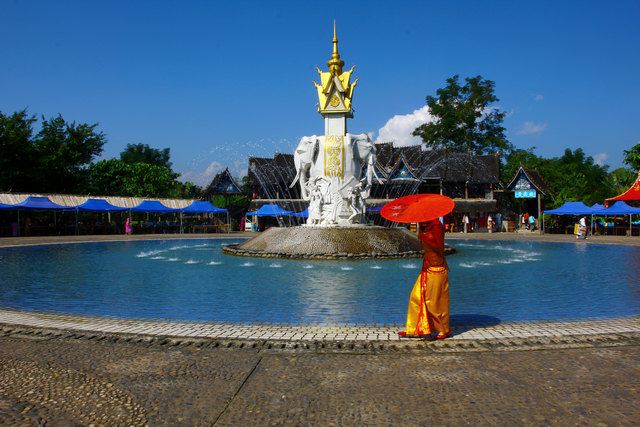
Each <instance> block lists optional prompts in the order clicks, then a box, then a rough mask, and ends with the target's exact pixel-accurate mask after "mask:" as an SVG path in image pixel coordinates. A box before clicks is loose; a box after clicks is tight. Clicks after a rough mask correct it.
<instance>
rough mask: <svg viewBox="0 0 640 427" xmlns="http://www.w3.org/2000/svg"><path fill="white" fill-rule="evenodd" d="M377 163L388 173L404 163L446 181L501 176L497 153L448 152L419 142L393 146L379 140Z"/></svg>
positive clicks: (419, 173)
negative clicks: (433, 148) (431, 148)
mask: <svg viewBox="0 0 640 427" xmlns="http://www.w3.org/2000/svg"><path fill="white" fill-rule="evenodd" d="M376 148H377V152H378V163H379V164H380V165H381V168H383V169H384V170H385V171H387V173H388V174H389V175H391V174H392V173H393V172H394V171H395V170H396V169H398V168H400V167H401V165H402V163H403V162H404V164H406V165H407V167H408V168H409V169H410V170H411V172H412V173H413V174H414V175H415V176H416V177H419V178H421V179H428V178H436V179H442V180H443V181H444V182H465V181H469V183H473V184H496V183H498V182H499V180H500V159H499V157H498V156H497V155H484V156H476V155H472V154H467V153H445V152H444V151H436V150H428V151H425V150H422V147H421V146H419V145H415V146H411V147H392V146H391V144H388V143H386V144H376Z"/></svg>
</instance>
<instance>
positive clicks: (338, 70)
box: [327, 19, 344, 75]
mask: <svg viewBox="0 0 640 427" xmlns="http://www.w3.org/2000/svg"><path fill="white" fill-rule="evenodd" d="M343 65H344V61H343V60H342V59H340V54H339V53H338V35H337V32H336V21H335V19H334V20H333V53H332V54H331V59H329V60H328V61H327V66H328V67H329V71H331V73H333V74H336V75H340V74H342V66H343Z"/></svg>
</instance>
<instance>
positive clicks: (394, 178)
mask: <svg viewBox="0 0 640 427" xmlns="http://www.w3.org/2000/svg"><path fill="white" fill-rule="evenodd" d="M376 149H377V153H378V155H377V159H376V164H375V175H376V179H374V184H373V187H372V189H371V197H370V198H369V199H368V200H367V206H369V207H373V206H380V205H383V204H384V203H386V202H387V201H389V200H392V199H395V198H397V197H401V196H405V195H407V194H416V193H438V194H444V195H446V196H449V197H452V198H453V199H455V201H456V210H455V212H460V213H471V214H475V213H480V212H484V213H490V212H494V211H495V210H496V209H497V206H496V200H495V198H494V193H493V192H494V190H496V189H498V188H499V183H500V159H499V157H498V156H497V155H486V156H476V155H471V154H466V153H444V152H442V151H433V150H431V151H429V150H424V149H422V147H421V146H419V145H416V146H411V147H393V145H392V144H391V143H383V144H376ZM295 175H296V169H295V166H294V161H293V155H291V154H286V153H277V154H276V155H275V156H274V157H273V158H265V157H250V158H249V170H248V180H249V185H250V188H251V189H252V193H253V196H252V197H253V201H252V208H259V207H260V206H262V205H263V204H266V203H277V204H279V205H280V206H282V207H283V208H285V209H289V210H301V209H304V207H306V204H307V202H306V201H304V200H302V199H301V197H300V188H299V186H295V187H294V188H289V185H290V184H291V182H292V181H293V179H294V177H295Z"/></svg>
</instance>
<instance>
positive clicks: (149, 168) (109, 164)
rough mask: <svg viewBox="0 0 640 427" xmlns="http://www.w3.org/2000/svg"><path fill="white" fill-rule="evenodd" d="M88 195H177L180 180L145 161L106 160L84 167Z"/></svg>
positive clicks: (163, 167)
mask: <svg viewBox="0 0 640 427" xmlns="http://www.w3.org/2000/svg"><path fill="white" fill-rule="evenodd" d="M88 182H89V190H90V192H91V194H96V195H104V196H124V197H127V196H129V197H180V196H181V189H182V186H181V183H179V182H177V181H176V180H175V178H174V173H173V171H172V170H171V169H169V168H167V167H165V166H158V165H150V164H146V163H125V162H123V161H122V160H118V159H110V160H101V161H99V162H97V163H94V164H93V165H91V166H90V167H89V170H88Z"/></svg>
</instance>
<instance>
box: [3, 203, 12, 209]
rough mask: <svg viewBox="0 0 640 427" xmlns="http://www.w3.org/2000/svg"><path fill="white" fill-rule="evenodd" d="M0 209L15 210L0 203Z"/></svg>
mask: <svg viewBox="0 0 640 427" xmlns="http://www.w3.org/2000/svg"><path fill="white" fill-rule="evenodd" d="M0 209H15V208H14V207H13V205H5V204H4V203H0Z"/></svg>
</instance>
